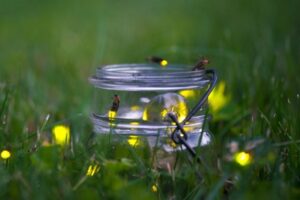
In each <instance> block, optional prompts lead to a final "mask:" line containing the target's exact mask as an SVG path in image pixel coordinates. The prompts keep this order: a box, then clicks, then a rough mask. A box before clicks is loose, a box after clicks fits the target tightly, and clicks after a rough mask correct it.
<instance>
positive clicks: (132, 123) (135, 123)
mask: <svg viewBox="0 0 300 200" xmlns="http://www.w3.org/2000/svg"><path fill="white" fill-rule="evenodd" d="M130 124H131V125H139V124H140V123H138V122H130Z"/></svg>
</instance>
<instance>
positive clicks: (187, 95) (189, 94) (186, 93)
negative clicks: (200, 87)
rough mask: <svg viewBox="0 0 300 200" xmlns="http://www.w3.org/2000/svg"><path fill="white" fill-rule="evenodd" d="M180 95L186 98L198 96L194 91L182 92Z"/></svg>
mask: <svg viewBox="0 0 300 200" xmlns="http://www.w3.org/2000/svg"><path fill="white" fill-rule="evenodd" d="M179 94H180V95H181V96H183V97H185V98H193V97H195V96H196V92H195V91H194V90H181V91H180V92H179Z"/></svg>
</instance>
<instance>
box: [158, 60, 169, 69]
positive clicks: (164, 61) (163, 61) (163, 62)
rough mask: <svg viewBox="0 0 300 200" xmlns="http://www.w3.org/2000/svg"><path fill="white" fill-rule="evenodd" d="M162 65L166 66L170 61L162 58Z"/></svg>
mask: <svg viewBox="0 0 300 200" xmlns="http://www.w3.org/2000/svg"><path fill="white" fill-rule="evenodd" d="M160 65H161V66H162V67H165V66H167V65H168V61H167V60H162V61H160Z"/></svg>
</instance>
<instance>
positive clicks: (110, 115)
mask: <svg viewBox="0 0 300 200" xmlns="http://www.w3.org/2000/svg"><path fill="white" fill-rule="evenodd" d="M116 115H117V112H116V111H112V110H110V111H108V117H109V119H114V118H116Z"/></svg>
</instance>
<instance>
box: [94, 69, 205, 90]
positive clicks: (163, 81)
mask: <svg viewBox="0 0 300 200" xmlns="http://www.w3.org/2000/svg"><path fill="white" fill-rule="evenodd" d="M192 68H193V67H192V66H187V65H168V66H167V67H165V68H163V67H161V66H160V65H155V64H115V65H106V66H103V67H99V68H98V69H97V71H96V75H94V76H92V77H90V78H89V81H90V83H91V84H92V85H94V86H95V87H98V88H102V89H109V90H119V91H172V90H173V91H174V90H186V89H196V88H202V87H204V86H206V85H207V84H208V83H209V77H208V76H207V75H206V73H205V70H197V71H192Z"/></svg>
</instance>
